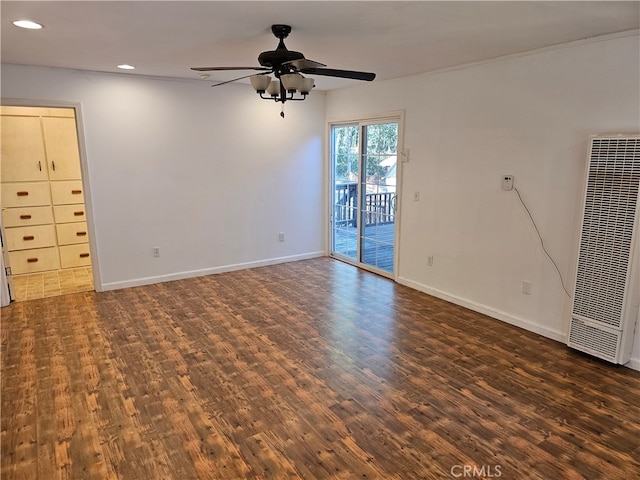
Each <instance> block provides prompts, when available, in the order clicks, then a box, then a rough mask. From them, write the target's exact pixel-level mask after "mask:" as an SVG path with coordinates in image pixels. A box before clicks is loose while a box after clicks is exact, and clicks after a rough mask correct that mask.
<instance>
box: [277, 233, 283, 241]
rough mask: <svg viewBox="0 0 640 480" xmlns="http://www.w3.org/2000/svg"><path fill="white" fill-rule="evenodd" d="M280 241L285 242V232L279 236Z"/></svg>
mask: <svg viewBox="0 0 640 480" xmlns="http://www.w3.org/2000/svg"><path fill="white" fill-rule="evenodd" d="M278 240H280V241H281V242H284V232H280V233H279V234H278Z"/></svg>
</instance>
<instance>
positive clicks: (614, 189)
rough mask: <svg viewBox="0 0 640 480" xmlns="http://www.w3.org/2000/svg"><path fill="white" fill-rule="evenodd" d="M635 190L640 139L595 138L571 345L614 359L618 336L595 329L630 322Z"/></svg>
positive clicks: (639, 181)
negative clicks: (613, 346)
mask: <svg viewBox="0 0 640 480" xmlns="http://www.w3.org/2000/svg"><path fill="white" fill-rule="evenodd" d="M639 190H640V137H635V136H634V137H607V138H599V137H596V138H593V139H592V141H591V149H590V154H589V167H588V172H587V182H586V192H585V202H584V211H583V217H582V228H581V231H580V248H579V253H578V264H577V269H576V281H575V293H574V301H573V307H572V321H571V326H570V334H569V345H570V346H572V347H576V348H578V349H583V350H584V351H588V352H589V353H592V354H595V355H598V356H601V357H602V358H605V359H608V360H612V361H618V360H619V359H620V356H619V355H620V341H619V340H620V339H619V336H616V335H615V334H612V333H611V332H610V331H608V330H607V329H606V328H604V329H603V330H602V331H601V332H600V333H598V332H597V331H596V330H597V329H598V328H599V327H609V329H611V328H613V329H617V330H620V331H622V330H623V329H624V327H625V323H628V322H627V318H626V317H627V316H629V315H628V312H629V308H628V305H627V302H628V301H629V283H630V275H631V267H632V265H631V260H632V258H633V255H632V254H633V248H634V232H635V230H636V229H637V227H636V226H635V222H636V221H637V220H636V218H637V209H638V193H639ZM632 296H633V295H632ZM636 296H637V295H636ZM636 310H637V307H636ZM576 319H579V320H580V321H577V320H576ZM582 321H586V322H588V323H589V324H588V325H587V324H585V323H584V322H582ZM633 323H634V324H635V317H634V318H633ZM611 335H613V337H612V336H611ZM614 340H615V341H614ZM598 342H602V344H601V346H599V344H598ZM612 345H615V351H614V354H613V355H612V353H611V351H610V348H612ZM580 347H583V348H580ZM629 354H630V352H629Z"/></svg>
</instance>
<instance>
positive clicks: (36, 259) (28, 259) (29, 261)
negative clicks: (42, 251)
mask: <svg viewBox="0 0 640 480" xmlns="http://www.w3.org/2000/svg"><path fill="white" fill-rule="evenodd" d="M37 261H38V257H31V258H27V262H28V263H36V262H37Z"/></svg>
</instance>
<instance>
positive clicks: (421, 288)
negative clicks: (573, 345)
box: [398, 277, 567, 343]
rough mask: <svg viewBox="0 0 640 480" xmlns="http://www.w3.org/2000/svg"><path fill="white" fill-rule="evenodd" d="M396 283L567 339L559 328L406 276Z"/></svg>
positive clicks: (512, 323)
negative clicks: (453, 293)
mask: <svg viewBox="0 0 640 480" xmlns="http://www.w3.org/2000/svg"><path fill="white" fill-rule="evenodd" d="M398 283H401V284H403V285H406V286H408V287H411V288H414V289H416V290H419V291H421V292H423V293H426V294H429V295H432V296H434V297H437V298H440V299H442V300H446V301H447V302H451V303H454V304H456V305H460V306H461V307H465V308H468V309H469V310H473V311H474V312H478V313H482V314H484V315H488V316H489V317H492V318H496V319H498V320H502V321H503V322H505V323H508V324H510V325H514V326H516V327H520V328H523V329H524V330H528V331H529V332H533V333H537V334H538V335H542V336H543V337H546V338H550V339H552V340H555V341H557V342H562V343H566V341H567V336H566V335H565V334H563V333H562V332H561V331H559V330H555V329H551V328H547V327H543V326H541V325H538V324H536V323H533V322H531V321H529V320H525V319H523V318H519V317H516V316H514V315H511V314H509V313H507V312H503V311H502V310H498V309H495V308H493V307H489V306H487V305H482V304H480V303H476V302H473V301H471V300H467V299H465V298H461V297H457V296H455V295H451V294H448V293H446V292H443V291H442V290H438V289H436V288H432V287H428V286H426V285H423V284H421V283H418V282H414V281H412V280H408V279H406V278H402V277H400V278H398Z"/></svg>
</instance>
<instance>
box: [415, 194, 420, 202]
mask: <svg viewBox="0 0 640 480" xmlns="http://www.w3.org/2000/svg"><path fill="white" fill-rule="evenodd" d="M413 201H414V202H419V201H420V192H418V191H415V192H413Z"/></svg>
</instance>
